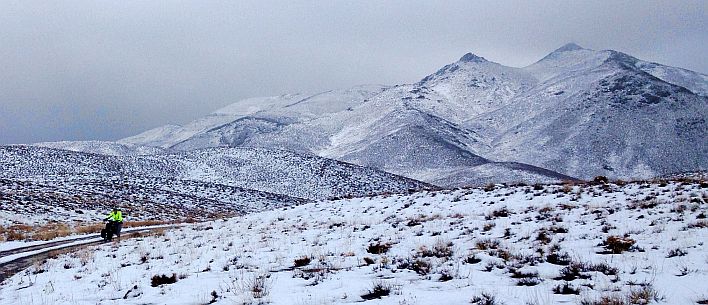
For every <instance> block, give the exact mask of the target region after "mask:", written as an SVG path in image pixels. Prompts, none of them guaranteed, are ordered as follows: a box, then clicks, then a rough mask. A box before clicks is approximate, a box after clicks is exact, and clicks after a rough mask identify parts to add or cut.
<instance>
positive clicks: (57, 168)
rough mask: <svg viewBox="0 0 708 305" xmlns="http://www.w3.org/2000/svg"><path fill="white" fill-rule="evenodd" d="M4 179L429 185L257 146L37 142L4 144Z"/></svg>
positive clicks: (305, 193)
mask: <svg viewBox="0 0 708 305" xmlns="http://www.w3.org/2000/svg"><path fill="white" fill-rule="evenodd" d="M0 170H1V171H0V178H7V179H21V180H36V181H43V180H47V179H54V178H55V177H57V176H65V177H71V176H109V177H157V178H166V179H180V180H194V181H202V182H210V183H218V184H223V185H228V186H234V187H240V188H245V189H253V190H259V191H265V192H270V193H276V194H283V195H287V196H292V197H298V198H307V199H324V198H328V197H341V196H363V195H367V194H379V193H385V192H408V191H409V190H417V189H421V188H429V187H431V186H430V185H426V184H424V183H421V182H418V181H415V180H412V179H408V178H403V177H400V176H396V175H392V174H389V173H384V172H381V171H378V170H374V169H369V168H363V167H360V166H356V165H352V164H347V163H343V162H339V161H335V160H330V159H325V158H321V157H317V156H312V155H301V154H296V153H292V152H287V151H278V150H267V149H254V148H213V149H203V150H194V151H188V152H178V153H174V154H157V155H141V156H137V155H131V156H106V155H96V154H86V153H78V152H70V151H65V150H56V149H49V148H42V147H33V146H0Z"/></svg>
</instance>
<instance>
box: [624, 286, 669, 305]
mask: <svg viewBox="0 0 708 305" xmlns="http://www.w3.org/2000/svg"><path fill="white" fill-rule="evenodd" d="M660 300H661V298H660V297H659V293H658V292H657V291H656V290H654V288H653V287H652V286H651V285H646V286H644V287H641V288H639V289H632V290H631V291H630V292H629V294H628V295H627V301H629V304H649V303H651V302H653V301H660Z"/></svg>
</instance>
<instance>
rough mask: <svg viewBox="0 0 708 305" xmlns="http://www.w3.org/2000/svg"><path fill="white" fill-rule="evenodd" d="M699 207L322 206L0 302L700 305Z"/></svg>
mask: <svg viewBox="0 0 708 305" xmlns="http://www.w3.org/2000/svg"><path fill="white" fill-rule="evenodd" d="M707 201H708V184H706V183H705V182H702V183H700V182H671V183H661V182H655V183H632V184H627V185H624V186H618V185H614V184H610V185H596V186H589V185H575V186H570V185H555V186H517V187H496V188H494V189H492V188H487V189H465V190H455V191H440V192H420V193H415V194H412V195H391V196H379V197H374V198H359V199H349V200H340V201H320V202H316V203H311V204H305V205H301V206H296V207H286V208H282V209H278V210H272V211H267V212H260V213H254V214H250V215H246V216H242V217H238V218H233V219H228V220H220V221H215V222H210V223H202V224H198V225H195V226H191V227H185V228H181V229H178V230H174V231H166V232H165V233H164V234H163V235H158V236H148V237H144V238H139V239H132V240H124V241H122V242H120V243H119V244H105V245H101V246H97V247H93V248H90V249H85V250H82V251H80V252H77V253H73V254H69V255H64V256H60V257H58V258H56V259H51V260H49V261H47V262H46V263H44V264H41V265H36V266H34V267H32V268H30V269H28V270H26V271H23V272H21V273H18V274H16V275H15V276H14V277H12V278H10V279H8V280H7V281H6V282H4V283H3V284H2V286H0V303H1V304H243V303H246V304H259V303H263V304H269V303H270V304H347V303H358V302H362V301H363V302H365V303H366V304H470V303H472V304H492V303H489V302H487V303H485V301H487V298H493V299H494V301H496V303H494V304H558V303H561V304H562V303H566V304H576V303H578V304H580V303H582V304H600V303H593V302H595V301H598V302H599V301H600V299H601V298H614V299H616V300H620V301H623V302H625V303H605V304H629V302H630V301H631V302H634V303H636V304H641V300H642V298H648V299H649V300H648V301H649V302H652V303H654V302H656V303H662V304H696V303H697V302H699V301H702V302H706V300H707V299H708V286H706V285H705V283H706V282H707V281H708V251H706V245H705V242H706V241H707V240H708V221H707V220H706V219H705V217H706V213H708V204H707V203H706V202H707ZM608 241H609V243H607V242H608ZM603 244H605V245H603ZM296 265H297V266H296ZM162 275H165V278H163V279H161V280H162V281H160V279H158V278H155V281H156V282H155V284H159V283H160V282H170V280H171V277H172V276H173V275H174V279H175V280H176V282H174V283H171V284H161V285H155V287H153V285H151V284H152V283H151V282H152V280H153V277H155V276H162ZM566 285H567V286H566ZM564 288H565V289H564ZM554 290H557V292H565V293H569V294H557V293H554ZM371 292H375V294H373V295H371V294H370V293H371ZM376 293H378V295H385V296H382V297H381V298H375V296H377V294H376ZM386 294H387V295H386ZM369 298H372V299H371V300H366V299H369ZM607 300H609V299H606V301H607ZM583 302H586V303H583ZM701 304H705V303H701Z"/></svg>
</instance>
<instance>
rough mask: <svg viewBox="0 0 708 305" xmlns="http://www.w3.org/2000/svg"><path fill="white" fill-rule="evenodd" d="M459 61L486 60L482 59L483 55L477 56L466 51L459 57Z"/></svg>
mask: <svg viewBox="0 0 708 305" xmlns="http://www.w3.org/2000/svg"><path fill="white" fill-rule="evenodd" d="M460 61H462V62H486V61H487V60H486V59H484V57H481V56H477V55H474V54H472V53H467V54H465V55H463V56H462V57H461V58H460Z"/></svg>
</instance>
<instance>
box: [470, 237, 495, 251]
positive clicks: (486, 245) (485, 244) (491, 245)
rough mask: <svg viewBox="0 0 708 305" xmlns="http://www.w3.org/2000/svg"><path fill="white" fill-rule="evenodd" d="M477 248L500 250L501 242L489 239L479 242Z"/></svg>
mask: <svg viewBox="0 0 708 305" xmlns="http://www.w3.org/2000/svg"><path fill="white" fill-rule="evenodd" d="M476 247H477V249H479V250H490V249H498V248H499V241H498V240H493V239H488V238H487V239H482V240H478V241H477V243H476Z"/></svg>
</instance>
